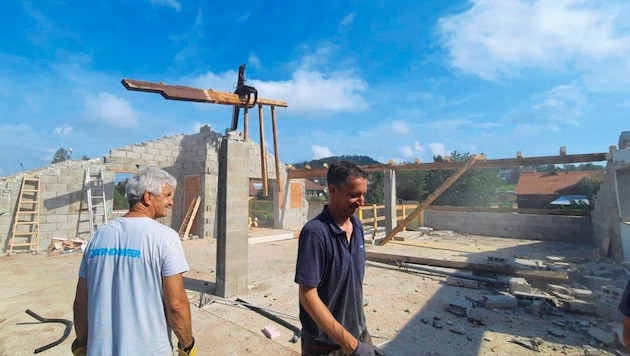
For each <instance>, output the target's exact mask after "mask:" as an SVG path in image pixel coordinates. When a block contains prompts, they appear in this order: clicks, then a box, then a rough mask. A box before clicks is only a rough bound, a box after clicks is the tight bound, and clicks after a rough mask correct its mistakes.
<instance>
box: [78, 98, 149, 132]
mask: <svg viewBox="0 0 630 356" xmlns="http://www.w3.org/2000/svg"><path fill="white" fill-rule="evenodd" d="M85 116H86V117H87V118H88V119H90V120H91V121H97V122H99V121H103V122H105V123H106V124H108V125H110V126H114V127H119V128H125V127H134V126H136V125H137V124H138V118H137V115H136V113H135V112H134V111H133V108H132V107H131V105H130V104H129V102H127V100H125V99H123V98H120V97H118V96H116V95H113V94H110V93H104V92H103V93H98V94H97V95H95V96H93V95H86V97H85Z"/></svg>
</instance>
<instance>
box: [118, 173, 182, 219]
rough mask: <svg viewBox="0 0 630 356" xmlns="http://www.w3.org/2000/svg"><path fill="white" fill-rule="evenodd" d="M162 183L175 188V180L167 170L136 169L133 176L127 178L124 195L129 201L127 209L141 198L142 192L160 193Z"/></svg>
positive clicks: (156, 194)
mask: <svg viewBox="0 0 630 356" xmlns="http://www.w3.org/2000/svg"><path fill="white" fill-rule="evenodd" d="M164 183H166V184H168V185H170V186H171V188H173V189H175V187H177V180H175V178H174V177H173V176H172V175H170V174H169V173H168V172H166V171H164V170H161V169H158V168H152V167H144V168H141V169H140V170H138V173H136V174H135V175H134V176H133V177H131V178H129V179H128V180H127V184H126V185H125V195H126V196H127V202H129V209H131V208H132V207H133V206H134V205H136V204H137V203H138V202H140V201H141V200H142V197H143V196H144V193H146V192H149V193H151V194H153V195H155V196H158V195H160V194H162V187H163V186H164Z"/></svg>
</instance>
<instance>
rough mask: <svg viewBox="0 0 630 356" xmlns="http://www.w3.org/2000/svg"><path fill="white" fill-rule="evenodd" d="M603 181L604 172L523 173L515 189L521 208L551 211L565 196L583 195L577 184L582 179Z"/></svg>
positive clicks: (517, 201)
mask: <svg viewBox="0 0 630 356" xmlns="http://www.w3.org/2000/svg"><path fill="white" fill-rule="evenodd" d="M585 178H586V179H592V180H596V181H600V182H601V181H603V179H604V171H555V172H521V174H520V177H519V179H518V183H517V184H516V188H515V189H514V194H515V195H516V203H517V204H518V207H519V208H526V209H549V208H554V207H557V206H558V205H556V204H553V205H552V204H551V202H553V201H556V200H557V199H559V198H561V197H563V196H569V195H581V194H583V193H584V192H580V191H578V189H577V186H576V185H577V184H578V183H579V182H580V181H581V180H582V179H585Z"/></svg>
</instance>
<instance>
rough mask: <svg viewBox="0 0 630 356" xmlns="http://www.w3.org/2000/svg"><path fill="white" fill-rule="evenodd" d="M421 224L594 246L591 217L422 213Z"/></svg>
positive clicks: (444, 228) (465, 231)
mask: <svg viewBox="0 0 630 356" xmlns="http://www.w3.org/2000/svg"><path fill="white" fill-rule="evenodd" d="M424 224H425V225H426V226H429V227H432V228H434V229H436V230H452V231H455V232H458V233H465V234H471V235H481V236H498V237H509V238H515V239H529V240H541V241H564V242H573V243H582V244H592V243H593V239H592V236H593V227H592V224H591V219H590V217H588V216H586V217H584V216H561V215H534V214H512V213H486V212H460V211H438V210H430V209H427V210H425V211H424Z"/></svg>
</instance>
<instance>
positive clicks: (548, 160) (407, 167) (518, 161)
mask: <svg viewBox="0 0 630 356" xmlns="http://www.w3.org/2000/svg"><path fill="white" fill-rule="evenodd" d="M609 157H610V156H609V155H608V153H586V154H575V155H560V156H539V157H523V158H501V159H489V160H486V161H483V162H477V163H476V164H475V166H474V167H472V168H471V169H480V168H509V167H521V166H538V165H544V164H570V163H585V162H601V161H607V160H609V159H610V158H609ZM465 164H466V161H463V162H431V163H408V164H371V165H365V166H360V167H361V168H362V169H363V170H365V171H367V172H380V171H384V170H387V169H391V170H394V171H433V170H439V169H453V170H455V169H460V168H461V167H463V166H464V165H465ZM327 171H328V169H327V168H315V169H295V170H290V171H289V172H288V179H297V178H321V177H326V172H327Z"/></svg>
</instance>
